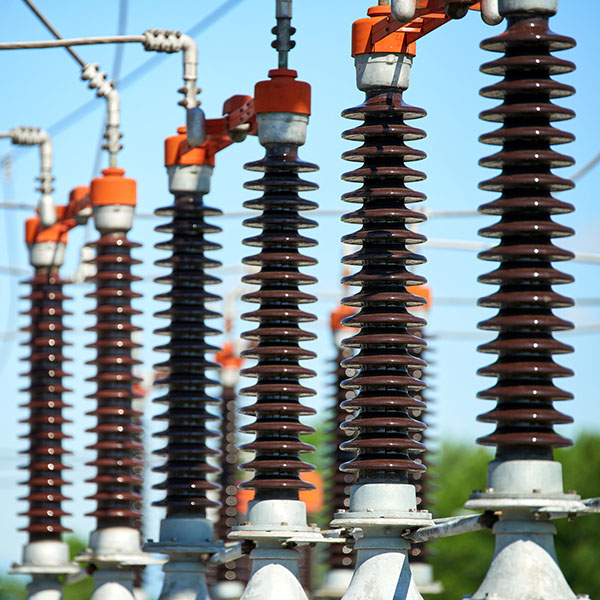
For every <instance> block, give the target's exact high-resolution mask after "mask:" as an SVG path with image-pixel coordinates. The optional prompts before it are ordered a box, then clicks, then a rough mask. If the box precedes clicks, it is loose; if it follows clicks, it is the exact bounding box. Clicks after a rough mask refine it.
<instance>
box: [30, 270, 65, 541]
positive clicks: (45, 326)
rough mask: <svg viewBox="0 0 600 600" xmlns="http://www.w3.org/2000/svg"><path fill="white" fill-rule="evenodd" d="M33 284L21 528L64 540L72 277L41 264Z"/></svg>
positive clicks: (35, 537)
mask: <svg viewBox="0 0 600 600" xmlns="http://www.w3.org/2000/svg"><path fill="white" fill-rule="evenodd" d="M26 283H28V284H30V285H31V293H30V294H29V295H27V296H25V297H24V299H25V300H29V301H30V302H31V307H30V309H29V310H28V311H26V312H25V313H24V314H26V315H29V316H30V317H31V322H30V325H29V326H28V327H26V328H24V331H27V332H29V341H28V342H26V343H25V345H27V346H29V347H30V349H31V350H30V354H29V356H27V357H25V358H24V359H23V360H24V361H27V362H28V363H29V367H30V370H29V372H27V373H25V375H27V376H28V377H29V382H30V383H29V387H28V388H25V389H24V390H21V391H24V392H29V402H28V403H26V404H23V405H21V406H22V407H24V408H27V409H29V416H28V417H27V418H26V419H23V420H22V421H21V422H22V423H28V424H29V432H28V433H27V434H26V435H23V436H21V437H23V438H26V439H28V440H29V447H28V448H27V450H24V451H22V454H27V455H28V456H29V463H28V464H27V465H25V466H23V467H22V468H23V469H26V470H27V471H28V472H29V479H28V480H27V481H24V482H23V483H24V484H26V485H27V486H28V488H29V493H28V494H27V496H25V497H23V498H20V499H21V500H26V501H27V502H28V504H29V507H28V509H27V511H26V512H24V513H21V514H22V515H24V516H26V517H27V518H28V524H27V526H26V527H24V528H22V529H21V531H27V532H28V535H29V541H30V542H35V541H40V540H60V538H61V534H62V533H64V532H69V531H71V530H70V529H68V528H67V527H65V526H64V525H63V524H62V523H61V519H62V517H64V516H68V515H69V513H67V512H65V511H64V510H63V509H62V501H63V500H69V498H67V497H66V496H65V495H63V493H62V487H63V486H64V485H67V484H68V482H67V481H65V480H64V479H63V472H64V471H65V470H66V469H68V468H69V467H67V466H66V465H65V464H64V463H63V457H64V456H65V455H66V454H70V452H69V451H68V450H65V448H64V447H63V440H65V439H68V438H70V437H71V436H69V435H67V434H66V433H64V432H63V431H62V426H63V424H65V423H70V421H69V420H68V419H65V418H64V417H63V414H62V412H63V408H69V407H70V405H69V404H67V403H65V402H64V401H63V398H62V396H63V394H64V393H65V392H70V391H71V390H69V389H68V388H66V387H64V385H63V378H64V377H68V376H69V373H67V372H65V371H64V370H63V362H65V361H68V360H70V359H69V358H67V357H65V356H64V354H63V349H64V347H65V346H67V345H69V344H68V342H66V341H65V340H64V339H63V332H64V331H67V330H69V329H70V328H69V327H66V326H65V325H63V316H64V315H68V314H70V313H69V312H67V311H65V310H64V309H63V302H64V300H69V299H70V298H69V296H66V295H65V294H64V293H63V285H64V284H65V283H67V282H66V281H64V280H63V279H61V278H60V276H59V274H58V269H54V268H50V269H46V268H44V269H39V268H38V269H36V272H35V275H34V277H33V279H31V280H29V281H27V282H26Z"/></svg>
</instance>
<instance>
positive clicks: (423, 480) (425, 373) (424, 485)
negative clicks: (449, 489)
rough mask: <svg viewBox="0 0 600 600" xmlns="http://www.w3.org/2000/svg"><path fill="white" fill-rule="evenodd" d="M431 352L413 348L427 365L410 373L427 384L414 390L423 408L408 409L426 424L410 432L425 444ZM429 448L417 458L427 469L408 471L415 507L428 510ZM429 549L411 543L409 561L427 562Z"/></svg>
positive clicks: (416, 439)
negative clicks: (413, 487)
mask: <svg viewBox="0 0 600 600" xmlns="http://www.w3.org/2000/svg"><path fill="white" fill-rule="evenodd" d="M422 336H423V338H424V339H425V340H428V339H431V338H430V337H429V336H427V335H426V334H425V332H422ZM430 353H431V348H430V346H429V345H427V346H425V347H423V348H420V349H419V348H415V349H414V354H415V355H416V356H418V357H419V358H421V359H423V360H425V362H426V363H427V366H426V367H425V368H418V369H414V370H412V371H411V375H412V376H413V377H414V378H415V379H420V380H421V381H424V382H425V383H426V385H427V388H425V389H423V390H420V391H418V392H415V394H414V396H415V398H416V399H417V400H420V401H421V402H424V403H425V406H426V408H425V409H411V410H409V414H410V416H411V417H412V418H413V419H419V420H421V421H423V422H424V423H425V424H426V425H427V429H426V430H425V431H415V432H413V433H412V434H411V437H412V439H413V440H415V441H416V442H421V443H422V444H425V445H427V444H426V443H427V441H428V440H431V437H430V435H429V432H430V431H431V429H430V427H431V406H430V403H431V399H430V398H429V397H428V394H427V392H428V391H429V390H430V389H431V386H430V382H431V360H428V359H426V357H427V355H428V354H430ZM429 454H430V452H429V450H428V451H426V452H424V453H422V454H421V455H420V456H419V458H418V459H417V460H418V462H420V463H421V464H422V465H423V466H424V467H425V468H426V469H427V471H425V472H423V473H409V476H408V481H409V483H412V484H413V485H414V486H415V490H416V493H417V508H418V509H419V510H429V511H431V509H432V502H431V494H432V491H433V489H432V485H431V480H432V475H431V470H430V467H431V462H430V460H429ZM430 553H431V552H430V550H429V548H428V545H427V544H415V543H413V544H412V545H411V548H410V550H409V551H408V556H409V557H410V559H411V563H417V562H427V557H428V556H429V555H430Z"/></svg>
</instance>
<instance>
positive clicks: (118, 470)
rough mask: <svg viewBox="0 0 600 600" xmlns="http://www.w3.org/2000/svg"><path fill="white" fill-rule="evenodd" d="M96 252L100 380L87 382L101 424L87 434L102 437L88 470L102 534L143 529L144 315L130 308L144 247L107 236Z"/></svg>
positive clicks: (120, 236)
mask: <svg viewBox="0 0 600 600" xmlns="http://www.w3.org/2000/svg"><path fill="white" fill-rule="evenodd" d="M93 246H94V247H95V249H96V257H95V258H94V259H93V260H92V262H93V263H95V265H96V269H97V272H96V275H95V276H94V277H93V278H92V280H93V281H95V283H96V290H95V291H94V292H92V293H91V294H88V295H87V297H88V298H94V299H95V300H96V307H95V308H94V309H93V310H90V311H88V314H93V315H96V324H95V325H94V326H93V327H90V328H88V330H89V331H94V332H96V341H95V342H94V343H92V344H89V345H88V347H89V348H94V349H95V350H96V358H95V359H94V360H92V361H90V362H89V363H88V364H93V365H95V366H96V369H97V374H96V375H95V376H94V377H91V378H89V379H88V381H93V382H95V383H96V384H97V390H96V392H95V393H94V394H91V395H90V396H88V397H89V398H94V399H96V402H97V405H96V408H95V410H93V411H91V412H90V413H88V414H90V415H93V416H94V417H96V419H97V423H96V426H95V427H93V428H91V429H89V430H88V431H90V432H92V433H95V434H96V435H97V441H96V443H95V444H93V445H92V446H89V447H88V448H89V449H91V450H94V451H95V452H96V458H95V460H93V461H91V462H89V463H88V465H90V466H93V467H96V476H95V477H94V478H93V479H90V480H89V481H90V482H92V483H95V484H96V493H95V494H94V495H92V496H90V497H89V498H88V499H89V500H95V501H96V510H94V511H93V512H92V513H89V515H88V516H93V517H95V518H96V522H97V529H99V530H100V529H105V528H108V527H132V528H138V527H139V522H140V519H141V512H140V511H141V502H142V498H141V496H140V494H139V490H140V486H141V484H142V481H141V478H140V476H139V475H138V474H136V470H137V469H139V468H141V466H142V464H141V462H140V460H139V459H138V458H136V456H139V454H140V452H142V451H143V447H142V446H141V444H140V443H139V441H138V439H139V438H138V436H139V434H140V427H139V426H138V425H136V424H135V419H136V418H138V417H139V416H140V414H139V413H138V412H137V411H135V410H134V408H133V406H132V404H133V401H134V399H135V398H136V397H138V396H139V394H137V393H136V392H135V391H134V389H133V386H134V384H136V383H137V382H139V381H140V379H139V378H138V377H135V376H134V375H133V373H132V370H133V367H134V366H135V365H136V364H139V362H140V361H138V360H136V359H134V358H132V351H134V350H135V349H136V348H138V347H139V344H137V343H135V342H133V341H132V334H133V333H134V332H136V331H139V330H140V328H139V327H136V326H135V325H133V324H132V322H131V318H132V316H134V315H137V314H139V312H140V311H138V310H136V309H134V308H133V307H132V306H131V302H132V300H133V299H134V298H139V297H140V294H138V293H136V292H133V291H132V289H131V284H132V282H134V281H138V280H139V279H140V278H139V277H137V276H135V275H133V274H132V273H131V267H132V265H136V264H139V263H140V261H138V260H136V259H134V258H132V256H131V250H132V248H138V247H139V246H140V245H139V244H137V243H135V242H132V241H130V240H129V239H127V236H126V235H125V234H124V233H107V234H104V235H102V236H101V237H100V239H99V240H97V241H96V242H94V243H93ZM138 473H139V471H138Z"/></svg>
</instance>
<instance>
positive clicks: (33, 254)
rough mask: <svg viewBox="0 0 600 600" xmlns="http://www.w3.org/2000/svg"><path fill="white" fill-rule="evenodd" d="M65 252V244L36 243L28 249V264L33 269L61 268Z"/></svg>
mask: <svg viewBox="0 0 600 600" xmlns="http://www.w3.org/2000/svg"><path fill="white" fill-rule="evenodd" d="M65 250H66V247H65V244H62V243H60V242H58V243H57V242H52V241H48V242H36V243H34V244H31V246H30V247H29V263H30V264H31V266H32V267H35V268H47V267H61V266H62V265H63V263H64V261H65Z"/></svg>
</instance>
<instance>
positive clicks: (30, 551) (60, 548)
mask: <svg viewBox="0 0 600 600" xmlns="http://www.w3.org/2000/svg"><path fill="white" fill-rule="evenodd" d="M79 571H80V569H79V567H78V566H77V565H75V564H74V563H72V562H70V561H69V546H68V545H67V544H65V543H64V542H59V541H54V540H48V541H38V542H31V543H29V544H27V545H26V546H24V547H23V558H22V561H21V564H20V565H14V566H13V567H12V569H11V570H10V573H11V574H14V575H31V577H32V580H31V582H30V583H29V584H28V585H27V598H28V600H60V599H61V598H62V583H60V582H59V580H58V577H59V576H60V575H74V574H75V573H78V572H79Z"/></svg>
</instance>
